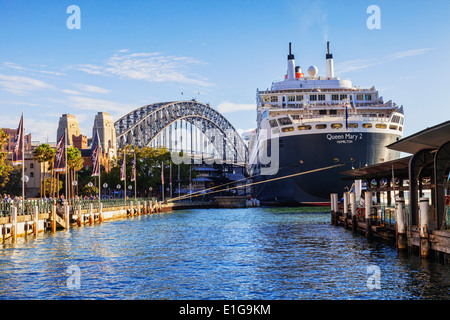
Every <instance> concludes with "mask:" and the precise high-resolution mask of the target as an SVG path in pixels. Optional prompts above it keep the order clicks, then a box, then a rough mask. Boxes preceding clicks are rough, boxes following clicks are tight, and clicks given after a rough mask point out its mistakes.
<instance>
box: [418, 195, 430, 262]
mask: <svg viewBox="0 0 450 320" xmlns="http://www.w3.org/2000/svg"><path fill="white" fill-rule="evenodd" d="M419 201H420V209H419V236H420V256H421V257H422V258H425V259H426V258H428V257H429V255H430V241H429V230H428V228H429V211H430V203H429V201H428V198H420V200H419Z"/></svg>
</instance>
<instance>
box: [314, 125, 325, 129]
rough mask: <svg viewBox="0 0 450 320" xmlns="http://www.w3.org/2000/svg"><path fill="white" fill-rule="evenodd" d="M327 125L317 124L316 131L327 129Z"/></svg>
mask: <svg viewBox="0 0 450 320" xmlns="http://www.w3.org/2000/svg"><path fill="white" fill-rule="evenodd" d="M326 128H327V125H326V124H316V129H326Z"/></svg>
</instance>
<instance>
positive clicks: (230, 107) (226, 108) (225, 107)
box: [216, 101, 256, 113]
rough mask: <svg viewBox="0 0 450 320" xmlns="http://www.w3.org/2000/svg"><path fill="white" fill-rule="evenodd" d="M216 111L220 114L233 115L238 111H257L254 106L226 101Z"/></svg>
mask: <svg viewBox="0 0 450 320" xmlns="http://www.w3.org/2000/svg"><path fill="white" fill-rule="evenodd" d="M216 110H217V111H218V112H220V113H231V112H238V111H249V110H251V111H254V110H256V105H254V104H243V103H232V102H228V101H224V102H221V103H219V105H218V106H217V107H216Z"/></svg>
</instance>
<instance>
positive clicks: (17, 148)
mask: <svg viewBox="0 0 450 320" xmlns="http://www.w3.org/2000/svg"><path fill="white" fill-rule="evenodd" d="M23 134H24V132H23V115H22V117H21V118H20V122H19V127H18V128H17V133H16V136H15V140H14V149H13V154H12V163H13V165H19V164H22V163H23V154H22V149H23Z"/></svg>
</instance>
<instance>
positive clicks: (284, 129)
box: [281, 127, 294, 132]
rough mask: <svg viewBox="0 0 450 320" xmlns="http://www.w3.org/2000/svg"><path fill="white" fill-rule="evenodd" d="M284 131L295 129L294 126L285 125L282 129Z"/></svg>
mask: <svg viewBox="0 0 450 320" xmlns="http://www.w3.org/2000/svg"><path fill="white" fill-rule="evenodd" d="M281 130H282V131H283V132H289V131H294V127H285V128H282V129H281Z"/></svg>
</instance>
